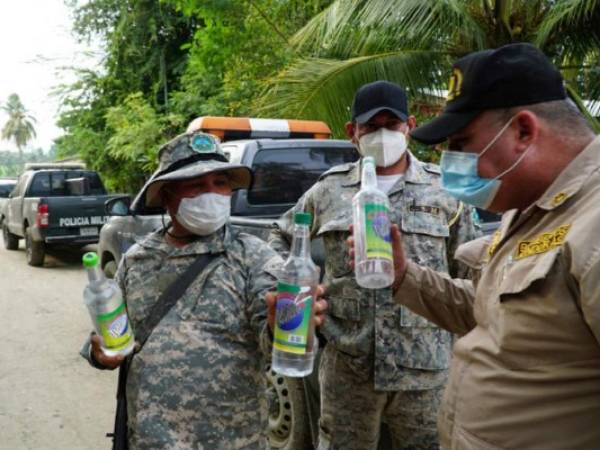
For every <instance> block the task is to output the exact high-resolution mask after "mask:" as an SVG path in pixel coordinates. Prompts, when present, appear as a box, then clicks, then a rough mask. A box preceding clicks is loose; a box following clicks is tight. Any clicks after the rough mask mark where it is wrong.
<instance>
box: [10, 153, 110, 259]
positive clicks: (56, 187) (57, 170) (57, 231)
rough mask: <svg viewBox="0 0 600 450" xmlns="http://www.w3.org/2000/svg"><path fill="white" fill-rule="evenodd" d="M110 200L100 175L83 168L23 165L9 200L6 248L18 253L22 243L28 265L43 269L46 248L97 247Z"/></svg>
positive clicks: (65, 165) (75, 166) (63, 165)
mask: <svg viewBox="0 0 600 450" xmlns="http://www.w3.org/2000/svg"><path fill="white" fill-rule="evenodd" d="M110 198H112V196H109V195H107V193H106V190H105V189H104V186H103V184H102V181H101V180H100V177H99V176H98V174H97V173H96V172H93V171H90V170H86V169H85V168H84V166H82V165H79V164H74V165H69V164H29V165H26V166H25V171H24V172H23V173H22V174H21V175H20V176H19V179H18V181H17V185H16V186H15V188H14V189H13V190H12V192H11V193H10V195H9V199H8V203H7V207H6V217H5V219H4V220H3V221H2V234H3V240H4V246H5V247H6V249H8V250H17V249H18V248H19V240H20V239H25V252H26V255H27V263H28V264H29V265H31V266H42V265H43V264H44V257H45V254H46V249H47V248H48V247H50V246H53V245H58V244H60V245H67V246H83V245H86V244H92V243H96V242H98V236H99V232H100V228H101V227H102V225H103V224H104V222H106V219H107V217H106V216H105V214H104V203H105V202H106V201H107V200H109V199H110Z"/></svg>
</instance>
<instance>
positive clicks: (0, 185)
mask: <svg viewBox="0 0 600 450" xmlns="http://www.w3.org/2000/svg"><path fill="white" fill-rule="evenodd" d="M15 184H16V182H8V181H7V182H0V198H6V197H8V195H9V194H10V193H11V192H12V190H13V188H14V187H15Z"/></svg>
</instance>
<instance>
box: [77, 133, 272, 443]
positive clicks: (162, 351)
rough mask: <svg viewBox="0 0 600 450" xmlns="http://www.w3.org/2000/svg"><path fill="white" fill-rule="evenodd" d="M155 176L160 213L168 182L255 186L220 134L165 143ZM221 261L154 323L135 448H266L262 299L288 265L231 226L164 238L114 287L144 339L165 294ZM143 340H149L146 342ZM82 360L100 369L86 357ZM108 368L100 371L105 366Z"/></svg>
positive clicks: (142, 358)
mask: <svg viewBox="0 0 600 450" xmlns="http://www.w3.org/2000/svg"><path fill="white" fill-rule="evenodd" d="M158 158H159V168H158V171H157V172H156V173H155V174H154V175H153V176H152V178H151V179H150V180H149V181H148V182H147V184H146V186H145V187H144V188H143V189H142V191H141V192H140V195H139V196H138V199H137V200H136V202H134V203H138V204H139V205H141V206H142V207H148V206H150V207H158V206H161V196H160V188H161V186H162V185H164V184H165V183H167V182H171V181H181V180H190V179H196V178H199V177H201V176H203V175H205V174H208V173H213V172H218V171H224V172H226V173H227V174H228V178H229V182H230V185H231V187H232V189H236V188H242V187H243V188H248V186H249V184H250V181H251V174H250V170H249V168H248V167H245V166H240V165H235V164H230V163H229V162H227V159H226V158H225V156H224V155H223V152H222V149H221V148H220V146H219V144H218V142H217V141H216V139H215V138H214V137H213V136H210V135H206V134H204V133H200V132H194V133H186V134H183V135H180V136H178V137H176V138H175V139H173V140H172V141H170V142H169V143H167V144H165V145H163V146H162V147H161V149H160V151H159V154H158ZM206 253H212V254H216V255H217V256H216V257H215V258H214V259H213V260H212V261H211V262H210V264H209V265H208V266H207V267H206V268H205V269H204V270H203V271H202V273H200V274H199V275H198V276H197V278H196V279H195V280H194V281H193V282H192V283H191V285H190V286H189V287H188V288H187V290H186V291H185V293H184V294H183V295H182V296H181V298H180V299H178V300H177V303H176V304H175V305H174V306H173V307H172V308H171V310H170V311H169V312H167V314H166V315H165V316H164V317H163V318H162V320H161V321H160V322H159V323H158V325H156V327H155V328H154V330H152V333H151V334H150V336H149V337H148V339H147V340H146V341H145V344H144V346H143V347H142V349H141V351H139V352H138V353H136V355H135V356H134V358H133V360H132V363H131V366H130V368H129V372H128V377H127V409H128V414H129V423H128V425H129V430H128V432H129V433H128V441H129V445H130V448H131V449H133V450H134V449H150V450H154V449H165V448H169V449H190V448H193V449H224V450H225V449H226V450H231V449H242V448H243V449H265V448H267V440H266V430H267V401H266V396H265V389H266V386H265V378H264V367H263V356H264V355H266V354H269V353H270V351H271V335H270V331H269V328H268V325H267V322H266V317H267V307H266V304H265V294H266V293H267V292H268V291H269V290H274V289H275V284H276V276H275V271H276V270H277V269H278V268H280V267H281V265H282V263H283V261H282V260H281V257H280V256H279V255H278V254H277V253H275V252H274V251H273V250H272V249H271V248H270V247H269V246H268V245H267V244H266V243H265V242H264V241H261V240H260V239H258V238H256V237H254V236H251V235H247V234H243V233H238V232H234V231H232V229H231V228H230V226H229V225H225V226H224V227H222V228H220V229H219V230H217V231H216V232H214V233H212V234H210V235H208V236H204V237H200V236H197V237H196V238H195V239H194V240H193V241H191V242H189V243H188V244H186V245H185V246H183V247H177V246H174V245H171V244H169V243H168V242H167V241H166V240H165V230H161V231H157V232H154V233H152V234H150V235H149V236H148V237H146V238H145V239H142V240H140V241H139V242H138V243H137V244H136V245H134V246H133V247H132V248H131V249H130V250H129V251H128V252H127V253H126V254H125V256H124V257H123V259H122V261H121V264H120V265H119V269H118V272H117V281H118V283H119V286H120V288H121V291H122V293H123V298H124V300H125V302H126V304H127V311H128V314H129V318H130V321H131V325H132V328H133V331H134V333H138V336H137V337H140V336H142V335H143V336H144V337H145V335H146V334H147V333H148V332H149V330H147V329H146V327H147V326H148V316H149V314H150V312H151V311H152V309H153V305H154V304H155V303H156V301H157V300H158V299H159V298H160V296H161V294H162V292H164V291H165V290H166V289H167V288H168V286H170V285H171V284H172V283H173V282H175V280H177V279H178V278H179V277H180V276H181V275H182V274H183V273H184V272H185V270H186V269H187V268H188V267H189V266H190V265H191V264H192V263H193V262H194V261H195V260H196V259H197V258H198V257H199V255H202V254H206ZM142 340H143V338H142ZM82 355H83V356H84V357H86V358H88V360H89V361H90V362H91V363H92V364H93V365H95V366H96V367H98V364H97V363H95V361H94V360H93V358H91V356H90V352H89V342H88V344H87V345H86V346H84V348H83V349H82ZM99 368H102V367H99Z"/></svg>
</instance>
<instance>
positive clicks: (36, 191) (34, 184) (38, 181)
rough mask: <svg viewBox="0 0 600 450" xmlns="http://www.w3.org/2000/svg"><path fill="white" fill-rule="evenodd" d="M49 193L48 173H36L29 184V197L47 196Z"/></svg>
mask: <svg viewBox="0 0 600 450" xmlns="http://www.w3.org/2000/svg"><path fill="white" fill-rule="evenodd" d="M49 195H50V174H49V173H48V172H41V173H36V174H35V175H34V176H33V180H32V181H31V186H29V196H30V197H48V196H49Z"/></svg>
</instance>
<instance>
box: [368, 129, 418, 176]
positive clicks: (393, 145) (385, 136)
mask: <svg viewBox="0 0 600 450" xmlns="http://www.w3.org/2000/svg"><path fill="white" fill-rule="evenodd" d="M406 147H407V142H406V136H405V135H404V133H403V132H402V131H392V130H388V129H387V128H380V129H379V130H377V131H374V132H373V133H369V134H365V135H363V136H361V137H360V139H359V140H358V151H359V152H360V154H361V155H362V156H372V157H373V158H374V159H375V165H376V166H378V167H389V166H391V165H394V164H396V163H397V162H398V161H399V160H400V158H402V155H404V153H405V152H406Z"/></svg>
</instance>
